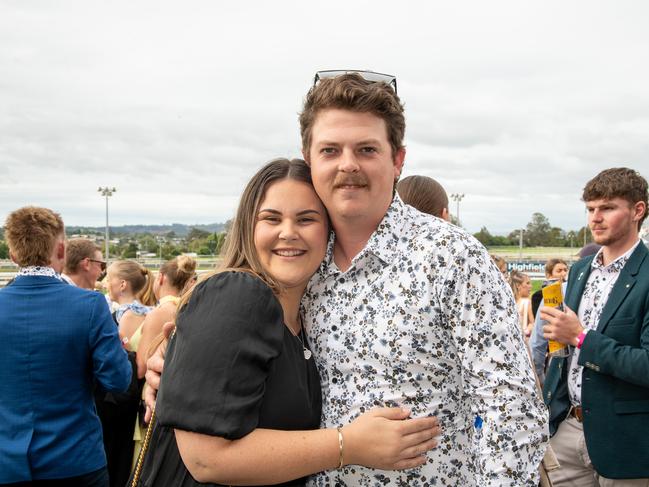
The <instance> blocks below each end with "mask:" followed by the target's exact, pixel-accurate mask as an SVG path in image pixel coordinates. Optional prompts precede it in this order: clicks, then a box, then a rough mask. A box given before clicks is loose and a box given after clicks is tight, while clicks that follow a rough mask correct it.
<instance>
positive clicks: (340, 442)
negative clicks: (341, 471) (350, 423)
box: [336, 426, 345, 468]
mask: <svg viewBox="0 0 649 487" xmlns="http://www.w3.org/2000/svg"><path fill="white" fill-rule="evenodd" d="M336 431H338V448H339V456H338V468H343V451H344V446H345V445H344V442H343V429H342V428H341V427H340V426H338V427H337V428H336Z"/></svg>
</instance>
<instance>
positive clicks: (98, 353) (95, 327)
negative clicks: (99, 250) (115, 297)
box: [89, 291, 132, 392]
mask: <svg viewBox="0 0 649 487" xmlns="http://www.w3.org/2000/svg"><path fill="white" fill-rule="evenodd" d="M92 300H93V312H92V315H91V318H90V319H91V325H90V335H89V345H90V350H91V354H92V367H93V374H94V377H95V379H97V382H99V385H101V387H102V388H103V389H104V390H106V391H109V392H123V391H125V390H126V389H127V388H128V386H129V384H130V383H131V374H132V367H131V363H130V362H129V361H128V355H127V353H126V350H124V348H123V347H122V343H121V342H120V340H119V332H118V330H117V326H116V325H115V321H113V317H112V315H111V314H110V310H109V309H108V303H107V302H106V299H105V298H104V296H103V295H102V294H100V293H97V292H94V291H93V292H92Z"/></svg>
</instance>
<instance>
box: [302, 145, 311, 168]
mask: <svg viewBox="0 0 649 487" xmlns="http://www.w3.org/2000/svg"><path fill="white" fill-rule="evenodd" d="M302 159H304V162H306V165H307V166H309V167H311V162H310V161H309V155H308V154H307V153H305V152H304V149H302Z"/></svg>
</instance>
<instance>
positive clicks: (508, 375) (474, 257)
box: [441, 242, 549, 487]
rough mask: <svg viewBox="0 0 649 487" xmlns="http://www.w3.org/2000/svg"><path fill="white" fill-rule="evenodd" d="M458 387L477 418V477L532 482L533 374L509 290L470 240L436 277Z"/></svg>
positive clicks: (544, 433) (544, 416)
mask: <svg viewBox="0 0 649 487" xmlns="http://www.w3.org/2000/svg"><path fill="white" fill-rule="evenodd" d="M442 282H443V285H442V290H441V292H442V293H443V294H444V295H445V301H446V302H448V303H452V306H446V307H445V308H444V309H445V313H446V314H447V319H448V321H449V325H450V329H451V333H452V339H453V341H454V342H455V343H454V344H455V347H456V349H457V351H458V356H459V357H458V358H459V360H460V364H461V369H462V379H463V383H464V393H465V396H466V397H467V400H468V401H470V402H471V408H472V413H474V414H475V415H476V416H477V417H479V418H480V419H481V420H482V421H481V422H480V421H479V420H478V418H476V427H475V430H474V435H475V440H474V445H475V446H476V448H477V459H476V460H477V465H476V466H475V471H476V477H477V478H476V483H475V485H481V486H517V487H520V486H530V487H531V486H536V485H538V480H539V479H538V467H539V465H540V463H541V460H542V458H543V455H544V453H545V449H546V443H547V441H548V438H549V435H548V412H547V409H546V408H545V406H544V404H543V402H542V401H541V398H540V395H539V394H538V392H537V390H536V384H535V381H534V378H533V375H532V364H531V361H530V358H529V356H528V354H527V351H526V348H525V344H524V341H523V335H522V332H521V330H520V327H519V324H518V313H517V310H516V304H515V302H514V298H513V295H512V292H511V290H510V289H509V287H508V286H507V284H506V283H505V281H504V279H503V278H502V276H501V275H500V273H499V272H498V269H497V268H496V267H495V265H493V263H492V262H491V259H490V257H489V255H488V254H487V252H486V250H485V249H484V248H483V247H482V246H481V245H479V244H478V243H477V242H476V243H475V244H474V245H471V244H469V246H468V248H465V249H463V250H458V252H457V254H456V255H455V259H454V262H453V263H452V265H451V266H450V268H449V271H448V273H447V274H446V276H445V279H444V280H442Z"/></svg>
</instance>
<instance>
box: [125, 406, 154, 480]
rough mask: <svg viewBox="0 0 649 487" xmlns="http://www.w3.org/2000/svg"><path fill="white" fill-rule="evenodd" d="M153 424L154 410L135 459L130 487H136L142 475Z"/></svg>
mask: <svg viewBox="0 0 649 487" xmlns="http://www.w3.org/2000/svg"><path fill="white" fill-rule="evenodd" d="M154 423H155V408H153V413H151V421H149V426H148V427H147V429H146V434H145V435H144V440H143V441H142V449H141V450H140V454H139V455H138V457H137V464H136V465H135V473H134V474H133V482H131V487H137V484H138V482H139V481H140V474H141V473H142V464H143V463H144V455H146V452H147V450H148V448H149V442H150V440H151V433H152V432H153V424H154Z"/></svg>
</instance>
